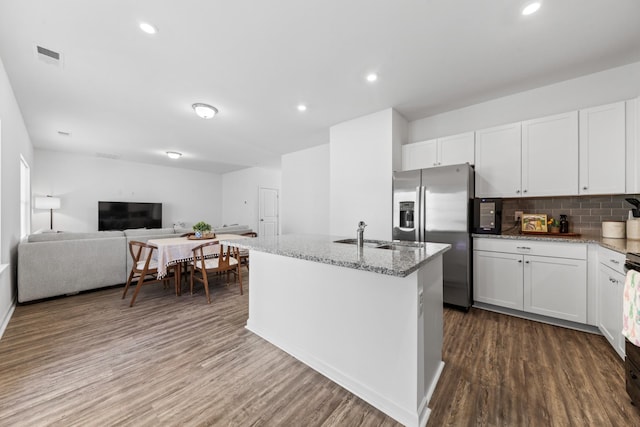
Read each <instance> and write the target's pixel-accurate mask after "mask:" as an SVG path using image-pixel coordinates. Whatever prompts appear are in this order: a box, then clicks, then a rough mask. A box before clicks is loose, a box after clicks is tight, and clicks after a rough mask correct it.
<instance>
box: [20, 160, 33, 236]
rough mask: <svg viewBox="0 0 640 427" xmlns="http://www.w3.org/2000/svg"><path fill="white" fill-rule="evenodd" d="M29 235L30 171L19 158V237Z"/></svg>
mask: <svg viewBox="0 0 640 427" xmlns="http://www.w3.org/2000/svg"><path fill="white" fill-rule="evenodd" d="M29 233H31V170H30V169H29V164H28V163H27V161H26V160H25V159H24V157H22V156H20V237H21V238H22V237H25V236H28V235H29Z"/></svg>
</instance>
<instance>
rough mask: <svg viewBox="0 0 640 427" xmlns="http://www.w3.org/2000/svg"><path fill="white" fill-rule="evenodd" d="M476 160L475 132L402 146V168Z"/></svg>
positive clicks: (470, 162) (471, 162)
mask: <svg viewBox="0 0 640 427" xmlns="http://www.w3.org/2000/svg"><path fill="white" fill-rule="evenodd" d="M474 160H475V135H474V133H473V132H467V133H462V134H459V135H452V136H447V137H444V138H438V139H431V140H428V141H421V142H416V143H413V144H405V145H403V146H402V170H413V169H423V168H431V167H435V166H446V165H457V164H461V163H469V164H471V165H472V164H473V163H474Z"/></svg>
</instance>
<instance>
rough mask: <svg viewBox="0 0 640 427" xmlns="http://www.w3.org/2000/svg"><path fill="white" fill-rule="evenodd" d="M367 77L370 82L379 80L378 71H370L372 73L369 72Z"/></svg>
mask: <svg viewBox="0 0 640 427" xmlns="http://www.w3.org/2000/svg"><path fill="white" fill-rule="evenodd" d="M366 78H367V81H368V82H369V83H373V82H375V81H376V80H378V75H377V74H376V73H370V74H367V77H366Z"/></svg>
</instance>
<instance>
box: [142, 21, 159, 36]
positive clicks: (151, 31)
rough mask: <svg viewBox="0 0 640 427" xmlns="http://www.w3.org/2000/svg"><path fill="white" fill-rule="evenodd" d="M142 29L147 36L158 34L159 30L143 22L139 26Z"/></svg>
mask: <svg viewBox="0 0 640 427" xmlns="http://www.w3.org/2000/svg"><path fill="white" fill-rule="evenodd" d="M139 27H140V29H141V30H142V31H144V32H145V33H147V34H155V33H157V32H158V29H157V28H156V27H154V26H153V25H151V24H149V23H148V22H141V23H140V25H139Z"/></svg>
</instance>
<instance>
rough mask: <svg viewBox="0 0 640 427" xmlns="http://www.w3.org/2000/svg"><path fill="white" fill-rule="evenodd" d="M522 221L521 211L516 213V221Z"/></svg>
mask: <svg viewBox="0 0 640 427" xmlns="http://www.w3.org/2000/svg"><path fill="white" fill-rule="evenodd" d="M521 219H522V211H516V217H515V220H516V221H520V220H521Z"/></svg>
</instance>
